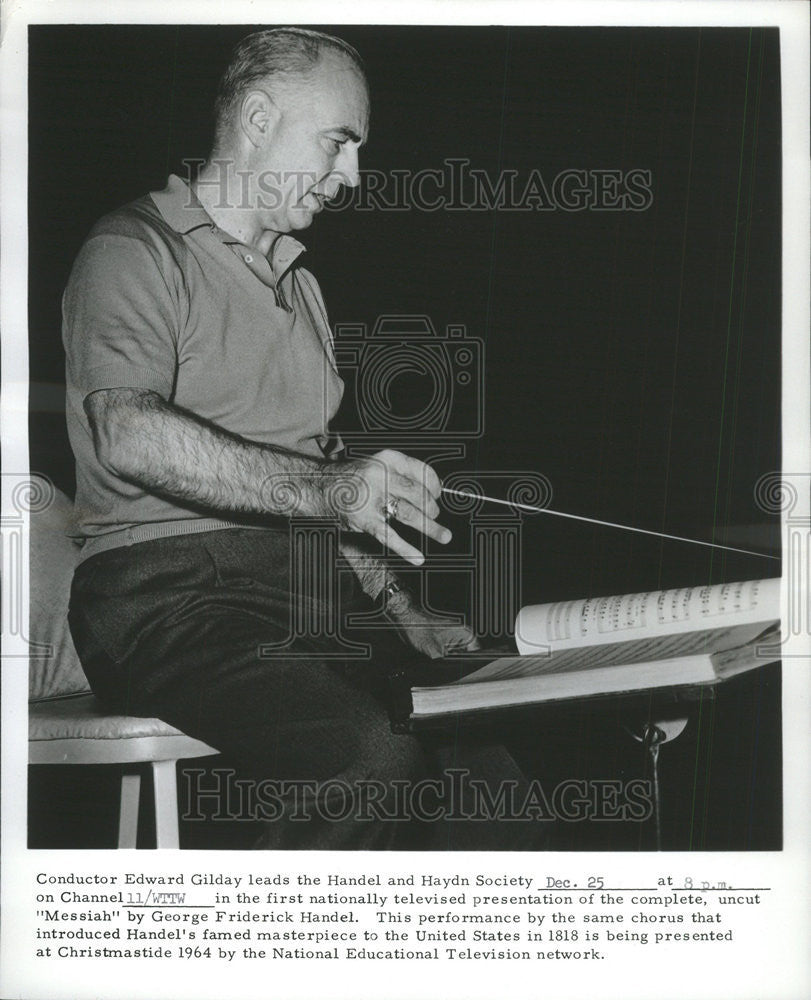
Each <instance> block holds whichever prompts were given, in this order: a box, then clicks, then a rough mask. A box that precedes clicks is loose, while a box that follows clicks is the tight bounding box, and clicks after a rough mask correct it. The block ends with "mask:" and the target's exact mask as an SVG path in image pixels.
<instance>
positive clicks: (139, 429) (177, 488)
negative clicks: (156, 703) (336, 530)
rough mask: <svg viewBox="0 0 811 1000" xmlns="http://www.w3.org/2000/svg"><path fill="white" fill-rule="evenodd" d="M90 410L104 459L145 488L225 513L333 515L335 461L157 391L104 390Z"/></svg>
mask: <svg viewBox="0 0 811 1000" xmlns="http://www.w3.org/2000/svg"><path fill="white" fill-rule="evenodd" d="M85 409H86V410H87V412H88V415H89V417H90V422H91V426H92V428H93V434H94V440H95V445H96V451H97V454H98V456H99V458H100V460H101V461H102V462H103V463H104V464H105V465H106V466H107V467H108V468H110V469H112V471H114V472H115V473H116V474H117V475H119V476H121V477H122V478H124V479H127V480H129V481H130V482H134V483H136V484H138V485H139V486H141V487H143V488H144V489H147V490H150V491H152V492H155V493H160V494H163V495H165V496H169V497H172V498H174V499H177V500H182V501H185V502H187V503H191V504H194V505H198V506H201V507H205V508H207V509H210V510H213V511H217V512H220V513H253V514H284V515H286V516H291V515H293V514H299V515H304V516H307V515H311V516H327V515H328V514H330V513H331V512H330V511H329V510H328V505H327V503H326V501H325V494H326V492H327V487H328V485H329V482H330V480H332V481H334V478H335V474H336V472H337V470H336V469H335V466H334V464H333V463H330V462H327V461H325V460H319V459H316V458H310V457H309V456H306V455H300V454H298V453H296V452H290V451H286V450H284V449H280V448H274V447H270V446H266V445H262V444H259V443H256V442H253V441H246V440H245V439H244V438H240V437H239V436H237V435H235V434H231V433H229V432H228V431H225V430H223V429H222V428H220V427H216V426H214V425H212V424H209V423H207V422H205V421H204V420H201V419H200V418H199V417H196V416H195V415H194V414H190V413H187V412H186V411H184V410H180V409H178V408H177V407H174V406H172V405H171V404H170V403H167V402H166V401H165V400H164V399H163V398H162V397H160V396H159V395H158V394H157V393H154V392H147V391H144V390H138V389H108V390H102V391H99V392H96V393H92V394H91V395H90V396H88V397H87V399H86V401H85Z"/></svg>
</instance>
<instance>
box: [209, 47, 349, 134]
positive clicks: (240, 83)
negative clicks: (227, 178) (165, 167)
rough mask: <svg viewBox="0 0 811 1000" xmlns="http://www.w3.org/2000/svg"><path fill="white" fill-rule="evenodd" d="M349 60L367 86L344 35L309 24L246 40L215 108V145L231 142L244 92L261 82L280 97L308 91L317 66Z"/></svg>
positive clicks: (224, 79) (227, 72) (225, 76)
mask: <svg viewBox="0 0 811 1000" xmlns="http://www.w3.org/2000/svg"><path fill="white" fill-rule="evenodd" d="M325 57H326V58H327V60H328V62H330V63H336V62H337V63H339V64H341V63H342V64H345V66H346V67H347V69H348V70H350V71H351V72H352V74H353V75H356V76H357V77H358V79H359V80H360V81H362V86H363V87H364V88H365V87H366V75H365V72H364V68H363V63H362V61H361V58H360V56H359V55H358V53H357V52H356V51H355V49H354V48H352V46H351V45H349V44H347V43H346V42H344V41H343V40H342V39H340V38H335V37H333V36H332V35H326V34H324V33H323V32H320V31H310V30H308V29H305V28H270V29H268V30H266V31H257V32H255V33H254V34H252V35H248V36H247V37H246V38H243V39H242V41H241V42H239V44H238V45H237V46H236V48H235V49H234V51H233V53H232V55H231V60H230V62H229V64H228V67H227V69H226V70H225V73H224V74H223V76H222V79H221V80H220V85H219V89H218V91H217V98H216V102H215V105H214V112H215V138H214V146H215V149H223V148H226V147H228V146H229V145H230V143H231V141H232V139H233V135H234V130H235V128H236V126H237V125H238V122H239V116H240V109H241V105H242V101H243V99H244V98H245V96H246V95H247V94H248V93H249V92H250V91H251V90H252V89H253V88H255V87H256V86H257V85H259V84H262V85H263V86H264V87H266V88H267V89H268V90H269V92H270V93H272V94H273V95H274V97H276V96H278V97H279V98H280V99H282V98H284V96H286V95H289V94H291V93H295V91H296V90H297V89H299V90H300V89H302V88H304V89H307V85H308V82H309V81H311V80H312V78H313V76H314V75H315V74H316V70H317V68H318V67H319V64H321V63H322V62H323V59H324V58H325Z"/></svg>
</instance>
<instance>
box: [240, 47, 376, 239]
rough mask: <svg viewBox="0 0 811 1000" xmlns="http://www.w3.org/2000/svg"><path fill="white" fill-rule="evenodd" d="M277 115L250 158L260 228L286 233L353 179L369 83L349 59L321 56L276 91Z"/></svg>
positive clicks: (364, 132)
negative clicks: (306, 71) (308, 71)
mask: <svg viewBox="0 0 811 1000" xmlns="http://www.w3.org/2000/svg"><path fill="white" fill-rule="evenodd" d="M274 103H275V105H276V108H277V109H278V112H279V116H278V118H277V119H276V121H275V122H274V124H273V126H272V128H271V129H269V131H268V133H267V137H266V140H265V141H264V142H263V143H262V144H261V146H260V147H258V148H257V150H256V152H255V155H254V156H253V157H252V163H251V167H252V168H253V169H252V175H253V176H252V182H253V187H254V190H253V196H254V198H255V199H256V202H255V203H256V204H257V206H258V207H259V211H260V214H261V219H262V225H263V227H264V228H266V229H272V230H274V231H275V232H281V233H287V232H290V231H292V230H296V229H305V228H306V227H307V226H309V225H310V224H311V223H312V221H313V218H314V216H315V215H316V213H318V212H320V211H321V209H322V208H323V207H324V203H325V202H326V201H329V200H330V199H331V198H334V197H335V196H336V194H337V193H338V191H339V190H340V187H341V185H342V184H343V185H347V186H349V187H355V186H357V184H358V148H359V146H360V145H361V144H362V143H363V142H365V140H366V135H367V131H368V127H369V100H368V96H367V92H366V85H365V83H364V81H363V79H362V77H361V76H360V74H359V72H358V71H357V69H356V68H355V66H354V64H353V63H352V62H351V61H350V60H349V59H347V58H345V57H343V56H341V55H339V54H337V53H336V54H333V53H324V54H322V57H321V59H320V61H319V63H318V65H317V66H316V67H315V69H314V70H313V72H312V74H311V75H309V76H307V77H295V78H292V77H291V78H290V80H289V81H288V82H287V84H286V85H285V86H284V87H283V88H281V89H276V91H275V93H274Z"/></svg>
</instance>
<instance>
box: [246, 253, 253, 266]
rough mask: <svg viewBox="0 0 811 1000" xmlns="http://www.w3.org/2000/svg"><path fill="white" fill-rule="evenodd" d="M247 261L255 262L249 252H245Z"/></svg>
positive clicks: (247, 262) (248, 262)
mask: <svg viewBox="0 0 811 1000" xmlns="http://www.w3.org/2000/svg"><path fill="white" fill-rule="evenodd" d="M245 263H246V264H253V257H252V256H251V255H250V254H249V253H246V254H245Z"/></svg>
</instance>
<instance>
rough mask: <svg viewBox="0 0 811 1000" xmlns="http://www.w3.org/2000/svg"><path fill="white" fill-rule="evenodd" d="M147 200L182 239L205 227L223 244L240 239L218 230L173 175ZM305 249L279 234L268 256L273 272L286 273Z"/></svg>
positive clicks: (183, 184) (184, 185) (293, 239)
mask: <svg viewBox="0 0 811 1000" xmlns="http://www.w3.org/2000/svg"><path fill="white" fill-rule="evenodd" d="M151 198H152V200H153V201H154V202H155V205H156V206H157V208H158V211H159V212H160V214H161V215H162V216H163V218H164V219H165V220H166V222H168V223H169V225H170V226H171V227H172V229H174V230H175V232H176V233H180V234H181V235H183V236H185V235H187V234H188V233H191V232H193V231H194V230H195V229H200V228H201V227H203V226H207V227H208V228H209V229H211V230H212V232H214V233H216V234H217V235H218V236H219V237H220V239H221V240H222V242H223V243H235V244H240V245H241V240H238V239H235V238H234V237H233V236H231V235H229V234H228V233H226V232H224V231H223V230H222V229H220V228H219V227H218V226H217V224H216V223H215V222H214V220H213V219H212V218H211V216H210V215H209V214H208V212H207V211H206V210H205V209H204V208H203V206H202V205H201V204H200V202H199V200H198V198H197V195H195V193H194V191H192V189H191V188H190V187H189V186H188V184H186V182H185V181H183V180H181V178H180V177H178V176H177V175H176V174H170V175H169V181H168V183H167V185H166V187H165V188H164V189H163V190H162V191H153V192H151ZM305 250H306V247H305V246H304V244H303V243H299V241H298V240H297V239H295V238H294V237H292V236H289V235H288V234H287V233H281V234H280V235H279V238H278V239H277V240H275V241H274V243H273V250H272V252H271V257H272V259H273V268H274V271H276V272H277V274H278V273H280V271H281V272H283V271H286V270H287V268H288V267H290V265H291V264H292V263H293V261H294V260H295V259H296V258H297V257H298V256H299V254H301V253H303V252H304V251H305Z"/></svg>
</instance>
